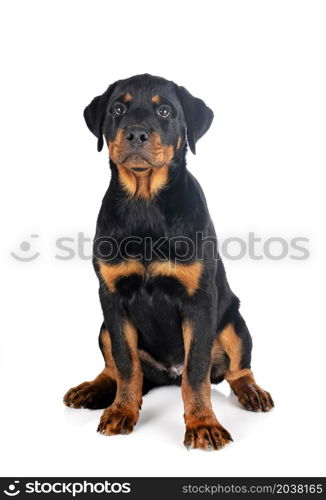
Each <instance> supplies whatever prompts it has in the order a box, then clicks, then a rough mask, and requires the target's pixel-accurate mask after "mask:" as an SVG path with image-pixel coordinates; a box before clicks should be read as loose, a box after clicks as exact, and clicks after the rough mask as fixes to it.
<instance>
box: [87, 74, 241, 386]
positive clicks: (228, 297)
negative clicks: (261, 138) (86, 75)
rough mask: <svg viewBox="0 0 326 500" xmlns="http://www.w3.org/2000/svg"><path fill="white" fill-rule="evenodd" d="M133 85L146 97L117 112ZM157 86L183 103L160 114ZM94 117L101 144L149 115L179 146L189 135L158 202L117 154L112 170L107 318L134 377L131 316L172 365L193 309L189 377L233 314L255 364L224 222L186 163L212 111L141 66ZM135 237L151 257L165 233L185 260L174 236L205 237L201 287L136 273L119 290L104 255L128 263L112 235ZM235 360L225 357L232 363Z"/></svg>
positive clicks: (156, 374)
mask: <svg viewBox="0 0 326 500" xmlns="http://www.w3.org/2000/svg"><path fill="white" fill-rule="evenodd" d="M127 92H130V93H132V94H135V95H137V92H138V95H139V98H138V101H137V103H135V102H133V103H131V105H130V107H129V108H128V112H127V113H125V115H123V117H122V118H116V117H115V116H113V115H112V113H111V112H110V110H111V106H112V104H113V103H114V102H115V101H117V100H121V99H122V95H124V94H125V93H127ZM156 93H157V94H159V95H160V96H163V99H164V101H163V102H167V103H169V104H171V105H172V106H173V117H172V119H171V120H169V121H163V120H160V119H159V118H157V116H156V115H155V114H154V113H153V105H152V104H151V102H150V99H149V96H150V95H154V94H156ZM84 116H85V119H86V123H87V125H88V127H89V128H90V130H91V131H92V132H93V133H94V135H95V136H96V137H97V139H98V150H101V149H102V147H103V135H104V137H105V140H106V141H107V142H108V141H110V140H112V139H114V138H115V136H116V134H117V131H118V129H123V128H126V127H128V126H129V125H130V124H133V123H137V124H139V123H141V124H142V125H144V126H146V127H148V128H149V129H150V130H154V131H158V132H159V134H160V137H161V139H162V142H163V143H164V144H172V145H173V146H174V147H175V145H176V143H177V140H178V137H181V138H182V143H181V146H180V148H179V149H178V150H175V156H174V158H173V161H172V163H171V165H170V168H169V181H168V184H167V185H166V186H165V187H164V189H162V190H161V191H160V192H159V193H158V194H157V195H156V196H155V198H154V199H153V200H152V201H151V202H148V200H144V199H141V198H138V199H130V197H129V196H128V194H126V192H125V191H124V189H123V188H122V186H121V184H120V181H119V177H118V171H117V167H116V165H115V164H114V163H113V161H112V160H111V161H110V167H111V171H112V176H111V182H110V185H109V188H108V190H107V192H106V194H105V196H104V199H103V202H102V207H101V210H100V213H99V217H98V221H97V229H96V236H95V240H94V267H95V271H96V272H97V274H98V276H99V281H100V299H101V304H102V308H103V313H104V320H105V323H106V326H107V328H108V330H109V331H110V335H111V340H112V346H113V352H114V358H115V360H116V363H117V364H118V365H119V367H120V368H121V371H122V372H123V373H124V374H125V376H126V377H128V376H130V373H129V371H128V365H129V363H128V349H127V347H126V344H125V343H124V342H123V336H122V335H121V331H120V326H121V323H122V321H123V318H125V317H126V316H127V317H128V318H130V319H131V321H132V322H133V323H134V324H135V325H136V327H137V329H138V335H139V336H138V343H139V344H138V345H139V348H140V349H142V350H144V351H146V352H148V353H149V354H151V356H153V358H155V359H156V360H158V361H159V362H160V363H162V364H163V365H164V366H166V367H167V368H168V367H169V366H171V365H173V364H180V363H182V362H183V358H184V347H183V338H182V330H181V324H182V321H183V320H184V319H185V318H188V319H190V320H191V321H192V323H193V325H195V328H194V332H195V333H194V335H195V337H194V341H193V347H194V348H193V349H192V351H191V353H190V359H189V377H190V383H191V384H192V385H193V386H195V385H196V384H199V383H200V382H201V381H202V379H203V378H204V377H205V374H206V370H207V369H208V368H207V367H208V365H209V356H210V350H211V347H212V342H213V340H214V338H215V337H216V335H218V333H219V332H220V331H221V330H222V329H223V328H224V327H225V326H226V325H227V324H228V323H233V325H234V328H235V330H236V333H237V334H238V335H239V336H240V337H241V338H242V339H243V341H244V342H243V345H244V346H245V352H244V353H243V363H242V366H243V367H247V368H249V367H250V353H251V339H250V335H249V332H248V329H247V328H246V325H245V323H244V320H243V319H242V317H241V316H240V313H239V300H238V298H237V297H236V296H235V295H234V294H233V292H232V291H231V289H230V287H229V285H228V282H227V279H226V275H225V271H224V266H223V263H222V261H221V259H220V258H219V257H218V258H216V256H218V253H217V244H216V238H215V231H214V227H213V223H212V221H211V219H210V216H209V213H208V209H207V205H206V200H205V197H204V194H203V192H202V190H201V188H200V186H199V184H198V182H197V180H196V179H195V178H194V177H193V176H192V175H191V174H190V173H189V172H188V170H187V168H186V160H185V155H186V150H187V143H188V145H189V147H190V149H191V151H192V152H193V153H195V146H196V142H197V140H198V139H200V137H201V136H202V135H203V134H204V133H205V132H206V131H207V130H208V128H209V127H210V124H211V122H212V119H213V113H212V111H211V110H210V109H209V108H208V107H207V106H206V105H205V104H204V102H203V101H202V100H200V99H197V98H195V97H193V96H192V95H191V94H190V93H189V92H188V91H187V90H186V89H184V88H183V87H179V86H177V85H176V84H174V83H173V82H170V81H167V80H164V79H162V78H158V77H152V76H150V75H140V76H136V77H133V78H130V79H127V80H122V81H118V82H116V83H115V84H113V85H110V86H109V88H108V89H107V90H106V92H104V94H102V95H101V96H99V97H96V98H95V99H93V101H92V102H91V104H90V105H89V106H88V107H87V108H86V109H85V112H84ZM203 168H205V167H203ZM196 232H202V234H203V236H204V238H207V237H210V238H211V244H207V243H206V244H205V243H201V244H200V248H198V243H196ZM130 236H133V237H137V242H135V243H133V244H131V245H129V247H128V251H129V254H130V252H131V253H134V254H135V255H141V256H142V257H144V255H145V252H146V241H145V238H146V237H147V238H148V237H150V238H151V239H152V240H153V241H154V242H158V243H157V244H158V248H159V252H160V253H161V255H162V258H168V257H169V258H170V259H171V260H176V261H178V260H180V259H178V255H179V254H180V251H181V250H182V246H183V244H182V242H181V243H180V242H179V243H177V244H174V242H173V238H184V237H186V238H189V239H190V240H191V241H193V242H194V245H196V244H197V251H200V252H202V255H203V262H204V271H203V274H202V277H201V282H200V287H199V289H198V290H197V292H196V293H195V294H194V295H193V296H191V297H189V296H188V294H187V293H186V290H185V288H184V286H183V285H182V284H181V283H180V282H179V281H177V280H176V279H174V278H171V277H156V278H155V279H143V278H142V277H140V276H137V275H132V276H130V277H126V278H122V279H121V280H120V281H119V282H118V283H117V293H115V294H112V293H110V292H109V291H108V288H107V287H106V285H105V283H104V282H103V280H102V279H101V276H100V274H99V269H98V258H99V256H101V257H103V256H105V259H106V260H110V261H111V262H119V261H120V260H121V259H122V258H124V257H126V254H123V251H122V255H119V256H117V257H115V258H113V259H112V254H111V253H110V251H111V250H112V247H111V245H110V244H108V243H107V241H108V237H109V238H112V239H114V241H116V242H118V243H120V242H121V241H122V240H123V239H124V238H126V237H130ZM166 236H167V237H168V238H169V241H166V242H163V243H162V244H160V243H159V242H160V238H161V237H166ZM171 241H172V243H171ZM212 247H213V248H214V251H212ZM193 260H194V259H192V260H191V261H190V262H192V261H193ZM142 262H143V264H144V266H145V267H146V266H148V264H149V262H150V261H148V260H145V259H143V258H142ZM227 365H228V363H227V360H226V359H225V363H224V366H223V367H222V372H223V370H224V371H225V370H226V368H227ZM220 368H221V367H220ZM143 371H144V374H145V380H146V383H147V382H148V383H149V382H151V383H154V384H155V383H157V384H159V385H161V384H164V383H177V384H179V383H180V376H177V377H175V378H171V377H169V376H168V371H167V372H164V373H162V371H160V370H157V369H155V367H153V366H151V367H150V369H149V367H148V363H147V364H146V363H144V362H143ZM222 372H221V369H218V367H213V369H212V381H214V382H218V381H220V380H222V379H223V373H222ZM215 373H216V375H214V374H215Z"/></svg>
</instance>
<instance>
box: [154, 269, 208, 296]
mask: <svg viewBox="0 0 326 500" xmlns="http://www.w3.org/2000/svg"><path fill="white" fill-rule="evenodd" d="M202 268H203V264H202V262H198V261H196V262H194V263H192V264H180V263H174V262H172V261H159V262H153V263H152V264H150V266H149V268H148V272H149V273H150V274H151V275H152V276H170V277H172V278H176V279H177V280H178V281H180V283H182V284H183V285H184V287H185V288H186V290H187V292H188V294H189V295H193V294H194V293H195V292H196V291H197V290H198V288H199V282H200V277H201V273H202Z"/></svg>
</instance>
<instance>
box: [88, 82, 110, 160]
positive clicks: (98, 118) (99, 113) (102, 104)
mask: <svg viewBox="0 0 326 500" xmlns="http://www.w3.org/2000/svg"><path fill="white" fill-rule="evenodd" d="M115 86H116V83H112V85H110V86H109V87H108V88H107V89H106V91H105V92H104V94H102V95H99V96H97V97H94V99H93V100H92V102H91V103H90V104H89V105H88V106H87V107H86V108H85V109H84V118H85V121H86V125H87V127H88V128H89V130H90V131H91V132H92V133H93V134H94V135H95V136H96V137H97V151H102V148H103V122H104V118H105V111H106V107H107V104H108V100H109V98H110V96H111V94H112V92H113V90H114V88H115Z"/></svg>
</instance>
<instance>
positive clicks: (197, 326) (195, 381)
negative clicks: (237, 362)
mask: <svg viewBox="0 0 326 500" xmlns="http://www.w3.org/2000/svg"><path fill="white" fill-rule="evenodd" d="M182 330H183V339H184V348H185V366H184V369H183V373H182V385H181V388H182V397H183V402H184V419H185V424H186V434H185V439H184V445H185V446H186V448H187V449H191V448H200V449H203V450H213V449H214V450H217V449H219V448H222V447H223V446H224V445H225V444H227V443H228V442H229V441H232V438H231V436H230V434H229V433H228V431H227V430H226V429H224V427H222V425H221V424H220V423H219V422H218V420H217V418H216V416H215V414H214V412H213V409H212V405H211V383H210V371H211V349H212V336H211V332H212V331H213V325H211V329H210V328H209V325H207V315H206V314H203V313H202V314H200V313H199V314H198V311H197V314H196V316H195V315H192V317H190V318H189V319H186V320H185V321H184V322H183V326H182Z"/></svg>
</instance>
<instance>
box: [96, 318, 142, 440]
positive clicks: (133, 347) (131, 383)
mask: <svg viewBox="0 0 326 500" xmlns="http://www.w3.org/2000/svg"><path fill="white" fill-rule="evenodd" d="M124 336H125V340H126V343H127V344H128V347H129V352H130V356H131V366H132V370H131V377H130V378H129V379H127V380H126V379H125V378H123V377H122V376H121V375H120V373H119V370H118V369H117V370H116V374H117V393H116V397H115V400H114V402H113V404H112V405H111V406H109V408H107V409H106V410H105V411H104V413H103V414H102V417H101V420H100V424H99V426H98V431H99V432H101V433H102V434H106V435H112V434H129V433H130V432H132V430H133V428H134V426H135V425H136V423H137V420H138V417H139V410H140V408H141V404H142V387H143V372H142V368H141V364H140V360H139V356H138V352H137V342H138V335H137V330H136V328H135V327H134V325H133V324H132V323H130V322H129V321H126V322H125V325H124Z"/></svg>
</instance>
